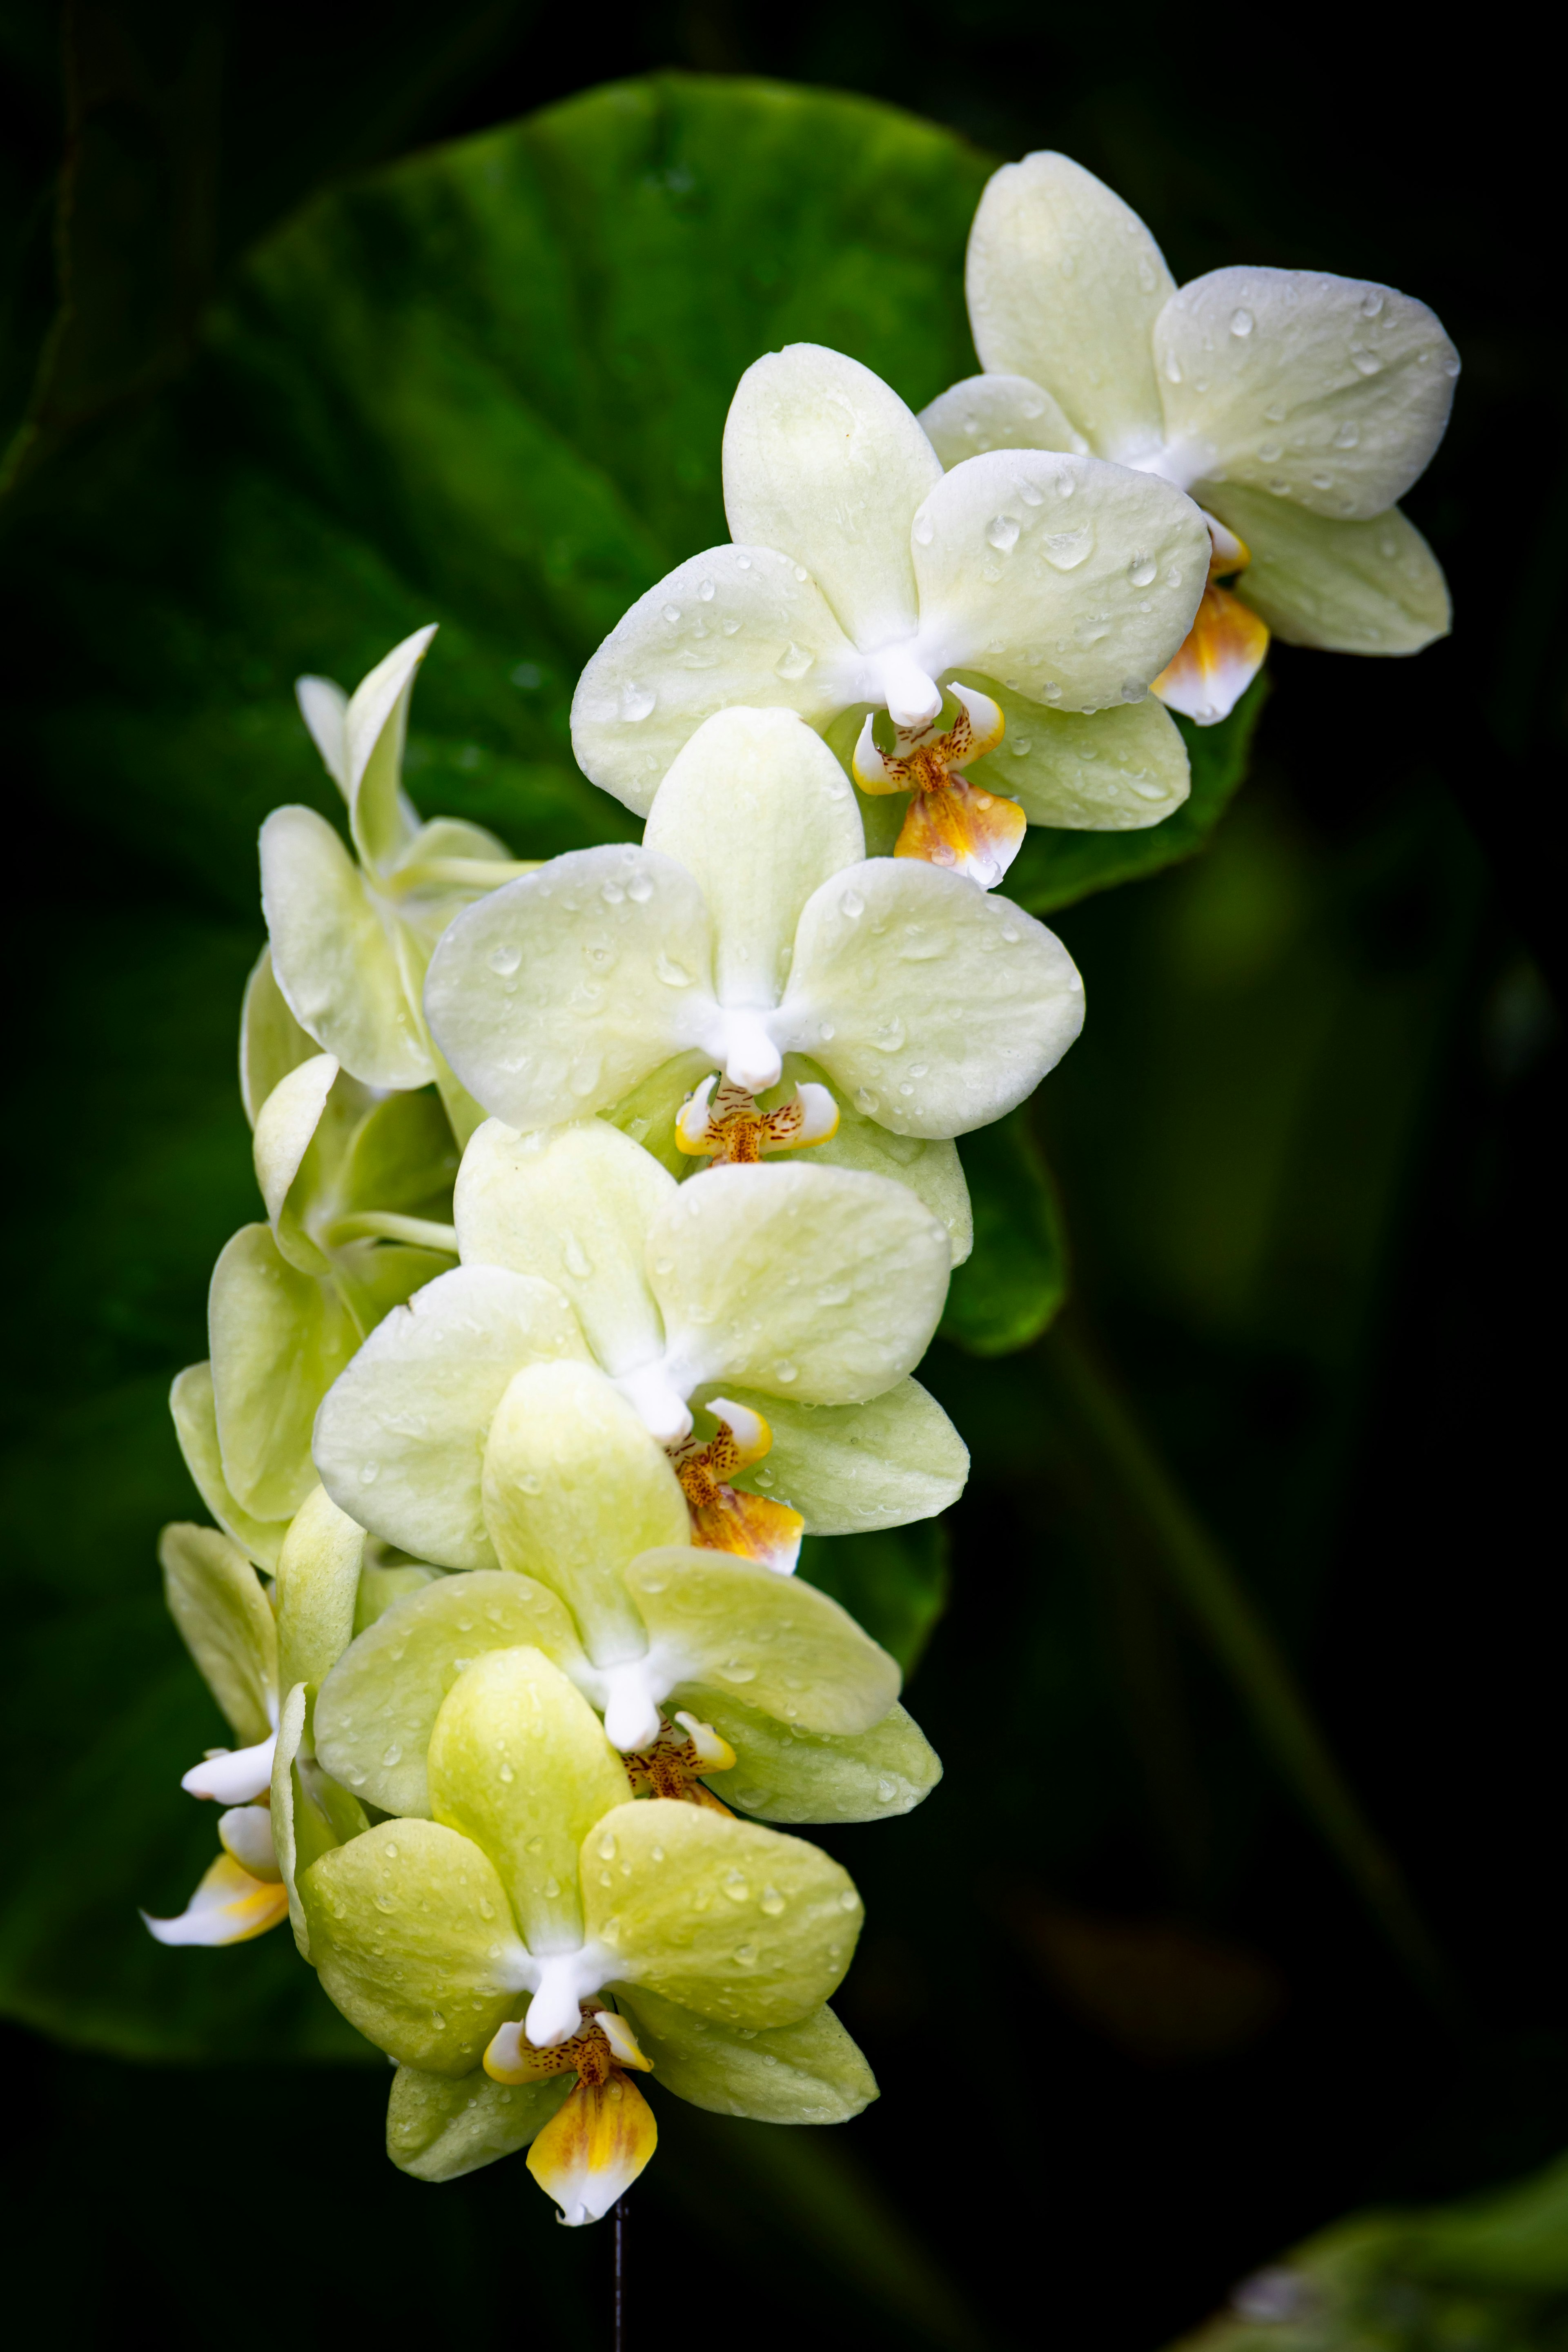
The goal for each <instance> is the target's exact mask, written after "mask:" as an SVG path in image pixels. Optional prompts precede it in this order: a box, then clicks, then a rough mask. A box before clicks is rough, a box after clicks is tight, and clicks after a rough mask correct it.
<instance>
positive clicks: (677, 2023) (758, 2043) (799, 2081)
mask: <svg viewBox="0 0 1568 2352" xmlns="http://www.w3.org/2000/svg"><path fill="white" fill-rule="evenodd" d="M621 1998H622V1999H623V2000H624V2001H625V2005H626V2013H627V2015H628V2016H630V2017H632V2018H634V2019H635V2020H636V2021H637V2032H638V2035H639V2037H640V2039H641V2040H642V2042H643V2043H644V2044H645V2046H646V2048H647V2051H648V2053H649V2055H650V2056H651V2057H652V2059H653V2063H654V2071H655V2074H656V2075H657V2078H658V2081H659V2082H660V2083H661V2084H663V2086H664V2088H665V2089H666V2090H667V2091H673V2092H674V2094H675V2095H676V2097H677V2098H678V2099H685V2100H687V2101H688V2102H689V2104H690V2105H692V2106H694V2107H706V2108H708V2109H709V2110H710V2113H712V2114H714V2115H719V2116H751V2117H752V2119H753V2120H754V2121H755V2122H757V2123H765V2124H842V2123H847V2122H848V2120H849V2118H850V2116H858V2114H859V2113H860V2111H861V2109H862V2108H863V2107H867V2106H869V2105H870V2103H871V2101H872V2100H873V2099H874V2098H875V2097H876V2096H877V2080H876V2077H875V2075H874V2074H872V2072H871V2069H870V2068H869V2066H868V2065H867V2063H866V2061H865V2059H864V2058H863V2057H862V2056H861V2054H860V2053H859V2051H858V2049H857V2048H856V2046H855V2044H854V2042H852V2041H851V2040H850V2038H849V2036H848V2034H847V2033H846V2032H845V2031H844V2028H843V2027H842V2025H840V2024H839V2022H838V2020H837V2018H836V2017H835V2015H834V2014H833V2011H831V2010H830V2009H828V2008H827V2007H826V2005H825V2006H824V2007H823V2008H821V2009H818V2010H814V2011H812V2013H811V2015H810V2016H809V2017H803V2018H802V2019H801V2020H800V2021H799V2022H798V2023H797V2024H795V2025H775V2026H773V2027H771V2028H764V2029H763V2032H735V2031H734V2029H733V2028H732V2027H730V2026H724V2025H720V2024H718V2023H716V2022H715V2021H714V2020H713V2019H711V2018H707V2017H699V2016H698V2015H697V2014H696V2012H695V2011H693V2010H689V2009H683V2008H681V2006H680V2004H679V2002H678V2001H673V2000H664V1999H663V1998H662V1996H661V1995H660V1994H658V1993H656V1992H653V1991H651V1990H648V1988H647V1987H646V1986H641V1985H639V1986H638V1987H637V1990H635V1991H633V1992H628V1993H626V1994H624V1995H623V1996H621Z"/></svg>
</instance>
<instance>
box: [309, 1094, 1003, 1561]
mask: <svg viewBox="0 0 1568 2352" xmlns="http://www.w3.org/2000/svg"><path fill="white" fill-rule="evenodd" d="M455 1215H456V1218H457V1227H458V1240H459V1244H460V1248H461V1253H462V1258H463V1263H462V1265H460V1266H458V1268H456V1269H455V1270H454V1271H453V1272H452V1273H451V1274H447V1275H442V1276H438V1277H437V1280H436V1281H434V1282H432V1283H429V1284H427V1285H426V1287H425V1288H424V1289H423V1290H422V1291H420V1292H418V1293H417V1295H416V1297H415V1298H414V1299H413V1300H412V1301H411V1302H410V1304H409V1305H408V1307H405V1308H397V1309H395V1311H394V1313H393V1314H392V1315H391V1316H389V1317H388V1318H387V1319H386V1321H385V1322H384V1323H382V1324H381V1325H379V1326H378V1327H377V1328H376V1329H375V1330H374V1332H372V1334H371V1335H370V1338H369V1339H367V1340H366V1341H365V1343H364V1345H363V1347H362V1348H361V1349H360V1350H359V1352H358V1354H357V1355H356V1356H355V1357H354V1359H353V1362H352V1363H351V1364H350V1365H349V1366H348V1368H347V1370H345V1371H344V1372H343V1373H342V1374H341V1375H340V1377H339V1379H338V1380H337V1381H336V1382H335V1383H334V1385H333V1386H332V1388H331V1390H329V1391H328V1393H327V1395H326V1397H325V1398H324V1399H323V1401H322V1403H321V1411H320V1412H319V1414H318V1416H317V1421H316V1431H315V1439H314V1450H315V1459H316V1463H317V1466H318V1468H319V1470H320V1473H321V1478H322V1481H323V1483H324V1484H325V1486H326V1487H327V1490H328V1492H329V1493H330V1494H331V1495H333V1496H335V1497H336V1498H337V1500H338V1501H339V1502H340V1504H341V1505H342V1507H343V1508H344V1509H345V1510H349V1511H352V1512H353V1514H354V1515H355V1516H356V1517H359V1518H361V1519H363V1520H364V1521H366V1522H367V1523H368V1525H369V1526H370V1527H371V1528H372V1529H373V1530H374V1533H376V1534H377V1535H379V1536H381V1537H382V1538H384V1540H385V1541H386V1542H388V1543H391V1544H395V1545H396V1546H397V1547H398V1548H399V1549H401V1550H403V1551H405V1552H407V1553H409V1554H410V1555H412V1556H413V1557H414V1558H416V1559H423V1560H430V1561H433V1562H435V1563H436V1564H437V1566H439V1567H443V1568H459V1569H462V1568H468V1569H472V1568H494V1567H495V1566H496V1565H497V1564H498V1555H497V1551H496V1547H495V1544H494V1542H493V1541H492V1538H491V1534H490V1531H489V1525H488V1516H487V1515H488V1510H489V1503H488V1499H487V1490H486V1486H485V1480H484V1473H483V1464H484V1455H485V1448H486V1444H487V1442H488V1437H489V1433H490V1432H491V1429H492V1426H493V1424H494V1423H496V1420H497V1417H498V1415H499V1414H500V1413H501V1412H503V1409H504V1407H505V1402H506V1399H507V1395H508V1392H509V1390H510V1386H511V1383H512V1381H514V1380H515V1379H516V1378H517V1376H518V1375H519V1374H520V1373H521V1372H523V1371H524V1370H526V1369H527V1368H529V1367H531V1366H534V1365H538V1364H553V1365H557V1366H561V1367H564V1366H565V1365H567V1364H569V1363H573V1362H575V1363H579V1364H587V1363H592V1364H594V1365H595V1366H596V1367H597V1369H598V1370H600V1371H601V1372H602V1374H603V1375H604V1376H605V1379H606V1380H607V1381H608V1382H609V1384H610V1385H611V1386H612V1388H613V1389H615V1390H616V1391H618V1392H619V1393H620V1395H621V1396H622V1397H623V1398H624V1399H625V1401H626V1402H627V1403H628V1404H629V1405H630V1406H631V1407H632V1408H633V1409H634V1411H635V1412H637V1415H638V1416H639V1417H640V1419H641V1420H642V1422H643V1423H644V1425H645V1426H646V1428H647V1430H648V1431H649V1432H650V1433H651V1434H652V1435H653V1437H655V1438H656V1439H657V1440H658V1443H659V1444H660V1445H662V1446H665V1447H670V1448H675V1449H678V1450H679V1449H680V1448H681V1447H683V1446H684V1444H685V1442H686V1440H687V1439H688V1438H689V1435H690V1434H691V1432H692V1429H693V1413H694V1411H706V1412H708V1413H709V1414H710V1416H717V1417H719V1418H722V1419H727V1421H728V1425H729V1426H730V1428H731V1432H733V1431H734V1430H735V1429H736V1428H737V1427H741V1428H743V1429H744V1431H745V1434H746V1436H747V1438H748V1439H749V1440H750V1444H749V1445H748V1446H747V1448H746V1449H745V1450H747V1451H748V1452H750V1453H751V1454H752V1457H753V1461H752V1466H750V1467H748V1468H746V1469H744V1470H743V1471H742V1469H740V1468H739V1466H738V1465H737V1467H736V1469H735V1472H734V1475H733V1479H730V1480H722V1481H721V1482H720V1483H731V1484H733V1483H734V1482H735V1481H736V1480H739V1479H740V1478H742V1477H743V1478H744V1479H745V1481H746V1484H747V1486H756V1485H761V1484H763V1474H760V1473H759V1471H758V1470H757V1468H756V1467H755V1463H756V1462H758V1461H760V1460H761V1458H762V1457H761V1454H760V1453H759V1452H758V1450H757V1449H758V1446H759V1444H760V1442H761V1438H762V1436H763V1433H765V1434H766V1435H767V1437H768V1439H769V1454H768V1468H767V1474H766V1475H767V1476H768V1482H769V1499H771V1500H773V1501H774V1502H776V1503H778V1504H780V1505H782V1506H783V1507H784V1508H785V1509H787V1510H789V1511H792V1512H794V1513H795V1514H797V1515H798V1518H799V1520H800V1522H801V1523H802V1524H803V1525H804V1527H805V1529H806V1530H807V1531H808V1532H810V1533H813V1534H820V1535H837V1534H849V1533H853V1532H856V1531H858V1530H863V1529H868V1528H879V1527H896V1526H901V1525H903V1524H904V1523H905V1522H906V1521H908V1520H910V1519H913V1518H924V1517H931V1515H933V1514H934V1513H935V1512H937V1511H940V1510H942V1509H943V1508H945V1507H946V1506H947V1504H949V1503H950V1502H952V1500H953V1498H954V1496H956V1495H958V1494H959V1493H960V1492H961V1490H962V1488H963V1479H964V1475H965V1473H966V1471H967V1466H968V1456H967V1454H966V1453H965V1451H964V1448H963V1442H962V1440H961V1439H960V1438H959V1436H958V1433H957V1432H956V1431H955V1430H954V1429H953V1427H952V1423H950V1422H949V1421H948V1419H947V1416H946V1414H945V1413H944V1412H942V1408H941V1407H940V1406H939V1405H938V1404H937V1403H936V1402H935V1401H934V1399H933V1398H931V1396H929V1395H928V1394H927V1393H926V1391H924V1390H923V1389H922V1388H921V1387H920V1385H919V1384H918V1382H916V1381H912V1380H910V1379H909V1378H908V1377H907V1374H908V1371H909V1368H910V1365H912V1364H915V1363H917V1362H918V1361H919V1360H920V1358H921V1354H922V1353H923V1352H924V1349H925V1347H926V1345H927V1343H928V1341H929V1339H930V1338H931V1332H932V1331H933V1329H934V1328H935V1326H936V1321H937V1318H938V1317H939V1316H940V1314H941V1311H942V1300H943V1297H944V1294H945V1291H946V1286H947V1261H948V1255H949V1253H948V1242H947V1236H946V1234H945V1233H944V1232H943V1230H942V1227H941V1226H940V1225H939V1224H938V1223H936V1221H935V1220H934V1219H933V1218H932V1217H931V1216H930V1214H929V1213H927V1212H926V1211H925V1210H924V1209H922V1208H921V1204H920V1202H918V1201H917V1200H916V1199H915V1198H914V1195H913V1194H912V1193H911V1192H908V1191H906V1190H905V1188H904V1187H903V1186H902V1185H900V1184H893V1183H889V1182H888V1181H886V1180H885V1179H883V1178H881V1177H879V1176H865V1175H859V1174H857V1173H855V1172H852V1171H847V1170H842V1169H832V1168H824V1169H801V1168H795V1167H785V1168H780V1167H760V1168H719V1169H715V1170H714V1171H713V1172H712V1173H711V1174H710V1175H708V1176H704V1177H703V1178H702V1179H701V1181H700V1182H698V1183H695V1184H689V1185H678V1184H677V1183H676V1182H675V1180H674V1179H673V1177H671V1176H670V1175H668V1172H667V1171H665V1170H664V1169H663V1168H661V1167H660V1166H659V1164H658V1161H657V1160H655V1159H654V1158H653V1157H652V1155H651V1154H650V1153H648V1152H646V1151H644V1150H641V1148H640V1147H639V1146H638V1145H637V1144H635V1143H633V1142H632V1141H631V1140H630V1139H629V1138H627V1137H626V1136H624V1135H621V1134H620V1133H618V1132H617V1130H616V1129H614V1128H612V1127H609V1126H607V1125H606V1124H605V1122H604V1121H603V1120H598V1119H588V1120H584V1122H582V1124H580V1125H578V1126H574V1127H566V1128H561V1129H555V1130H553V1131H552V1132H551V1133H548V1134H545V1135H538V1136H526V1137H519V1136H517V1135H515V1134H513V1133H512V1132H511V1130H510V1129H508V1128H504V1127H502V1126H501V1125H500V1122H499V1121H494V1120H492V1121H490V1122H489V1123H488V1124H487V1125H486V1126H484V1127H482V1128H480V1129H479V1132H478V1134H477V1135H476V1136H475V1137H474V1139H473V1141H472V1142H471V1143H470V1144H469V1146H468V1151H467V1153H466V1154H465V1155H464V1160H463V1166H462V1171H461V1173H460V1176H459V1180H458V1192H457V1197H456V1202H455ZM861 1400H864V1402H861ZM742 1415H751V1416H754V1423H753V1422H752V1421H746V1420H743V1419H742ZM758 1499H759V1500H761V1499H762V1498H761V1497H759V1498H758ZM706 1500H707V1498H706V1496H700V1498H699V1502H698V1508H699V1510H701V1509H702V1508H703V1507H705V1504H706ZM689 1525H693V1531H694V1532H695V1535H696V1538H697V1539H698V1540H699V1541H702V1540H708V1541H711V1540H712V1538H713V1535H714V1534H715V1533H716V1532H718V1531H717V1530H715V1529H714V1528H712V1527H711V1524H709V1525H708V1526H707V1527H704V1525H703V1523H702V1522H701V1521H700V1519H699V1520H698V1521H697V1522H695V1523H691V1522H690V1518H689ZM773 1527H774V1529H775V1534H783V1533H784V1530H783V1528H780V1526H779V1523H778V1522H777V1521H776V1520H775V1521H774V1522H773ZM741 1532H742V1531H741V1530H740V1529H738V1528H734V1526H733V1523H731V1528H730V1529H729V1530H728V1531H727V1532H726V1533H725V1537H724V1548H726V1549H728V1548H731V1544H732V1542H733V1541H734V1540H736V1539H738V1538H739V1535H740V1533H741ZM798 1532H799V1529H798V1528H796V1529H795V1533H798ZM774 1548H775V1538H769V1549H774Z"/></svg>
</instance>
